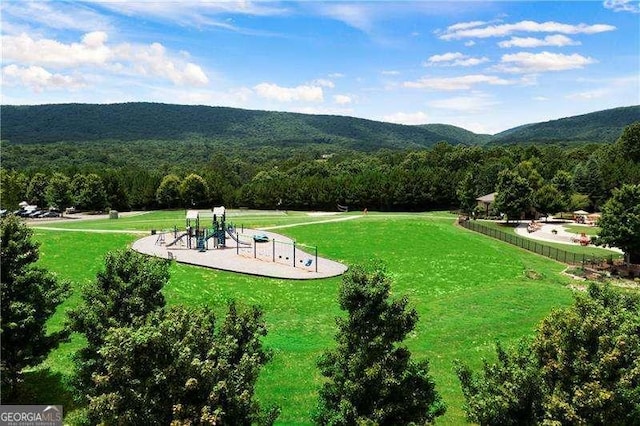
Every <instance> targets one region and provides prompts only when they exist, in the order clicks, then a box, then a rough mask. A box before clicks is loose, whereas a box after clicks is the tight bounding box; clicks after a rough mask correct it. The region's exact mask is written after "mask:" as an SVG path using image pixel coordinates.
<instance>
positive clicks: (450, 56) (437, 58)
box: [427, 52, 465, 63]
mask: <svg viewBox="0 0 640 426" xmlns="http://www.w3.org/2000/svg"><path fill="white" fill-rule="evenodd" d="M464 56H465V55H463V54H462V53H460V52H455V53H454V52H449V53H444V54H442V55H433V56H431V57H429V59H427V61H428V62H431V63H437V62H451V61H454V60H456V59H461V58H463V57H464Z"/></svg>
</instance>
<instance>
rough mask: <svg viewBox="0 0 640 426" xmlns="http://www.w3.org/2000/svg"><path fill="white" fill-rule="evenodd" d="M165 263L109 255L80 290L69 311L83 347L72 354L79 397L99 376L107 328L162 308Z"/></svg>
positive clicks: (89, 390) (89, 391)
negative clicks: (84, 343)
mask: <svg viewBox="0 0 640 426" xmlns="http://www.w3.org/2000/svg"><path fill="white" fill-rule="evenodd" d="M168 280H169V263H168V262H167V261H166V260H163V259H158V258H149V257H147V256H144V255H142V254H139V253H136V252H135V251H133V250H130V249H129V250H122V251H116V252H111V253H109V254H107V256H106V258H105V269H104V270H102V271H100V272H98V274H97V276H96V280H95V281H94V282H93V283H91V284H89V285H87V286H85V287H84V288H83V289H82V295H81V297H82V303H81V304H80V305H79V306H78V307H77V308H75V309H74V310H72V311H70V312H69V328H70V329H71V330H72V331H75V332H78V333H81V334H83V335H84V336H85V337H86V339H87V342H88V344H87V346H86V347H85V348H83V349H81V350H80V351H79V352H78V353H77V355H76V370H77V371H76V377H75V379H74V380H75V385H76V387H77V388H78V390H79V391H80V393H81V394H82V395H83V396H86V395H91V394H92V393H93V392H94V391H95V388H94V385H93V381H92V378H91V377H92V375H93V374H101V372H102V371H103V370H104V360H103V357H102V355H101V354H100V348H101V346H102V345H103V344H104V341H105V338H106V335H107V332H108V330H109V329H110V328H118V327H127V326H130V325H131V324H133V323H134V321H136V320H140V319H142V318H145V317H146V316H147V315H149V314H150V313H152V312H155V311H156V310H158V309H161V308H163V307H164V304H165V300H164V296H163V295H162V293H161V290H162V288H163V287H164V285H165V284H166V283H167V282H168Z"/></svg>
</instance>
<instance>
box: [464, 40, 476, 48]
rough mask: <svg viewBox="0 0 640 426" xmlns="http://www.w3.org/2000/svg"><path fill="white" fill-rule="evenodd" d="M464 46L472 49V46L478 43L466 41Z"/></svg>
mask: <svg viewBox="0 0 640 426" xmlns="http://www.w3.org/2000/svg"><path fill="white" fill-rule="evenodd" d="M464 45H465V46H467V47H472V46H475V45H476V42H475V41H473V40H469V41H466V42H465V43H464Z"/></svg>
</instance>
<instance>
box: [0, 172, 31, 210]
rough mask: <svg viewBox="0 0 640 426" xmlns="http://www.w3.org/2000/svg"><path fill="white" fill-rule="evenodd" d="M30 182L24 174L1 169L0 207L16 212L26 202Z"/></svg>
mask: <svg viewBox="0 0 640 426" xmlns="http://www.w3.org/2000/svg"><path fill="white" fill-rule="evenodd" d="M28 184H29V180H28V179H27V176H26V175H25V174H24V173H22V172H17V171H10V170H7V169H5V168H2V167H0V203H1V204H0V205H1V207H2V208H5V209H9V210H15V209H17V208H18V204H19V203H20V202H21V201H24V200H25V197H26V193H27V186H28Z"/></svg>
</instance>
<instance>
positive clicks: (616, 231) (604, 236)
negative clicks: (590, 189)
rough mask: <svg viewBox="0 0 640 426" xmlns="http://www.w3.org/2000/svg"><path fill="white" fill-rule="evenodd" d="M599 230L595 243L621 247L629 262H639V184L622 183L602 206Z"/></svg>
mask: <svg viewBox="0 0 640 426" xmlns="http://www.w3.org/2000/svg"><path fill="white" fill-rule="evenodd" d="M598 224H599V226H600V228H601V231H600V233H599V235H598V238H596V240H595V244H598V245H611V246H615V247H618V248H620V249H622V250H623V251H624V252H625V253H626V254H627V255H628V256H629V261H630V262H631V263H640V185H623V186H622V188H620V189H616V190H614V191H613V196H612V197H611V199H609V201H607V202H606V203H605V205H604V207H603V208H602V217H601V218H600V220H599V221H598Z"/></svg>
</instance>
